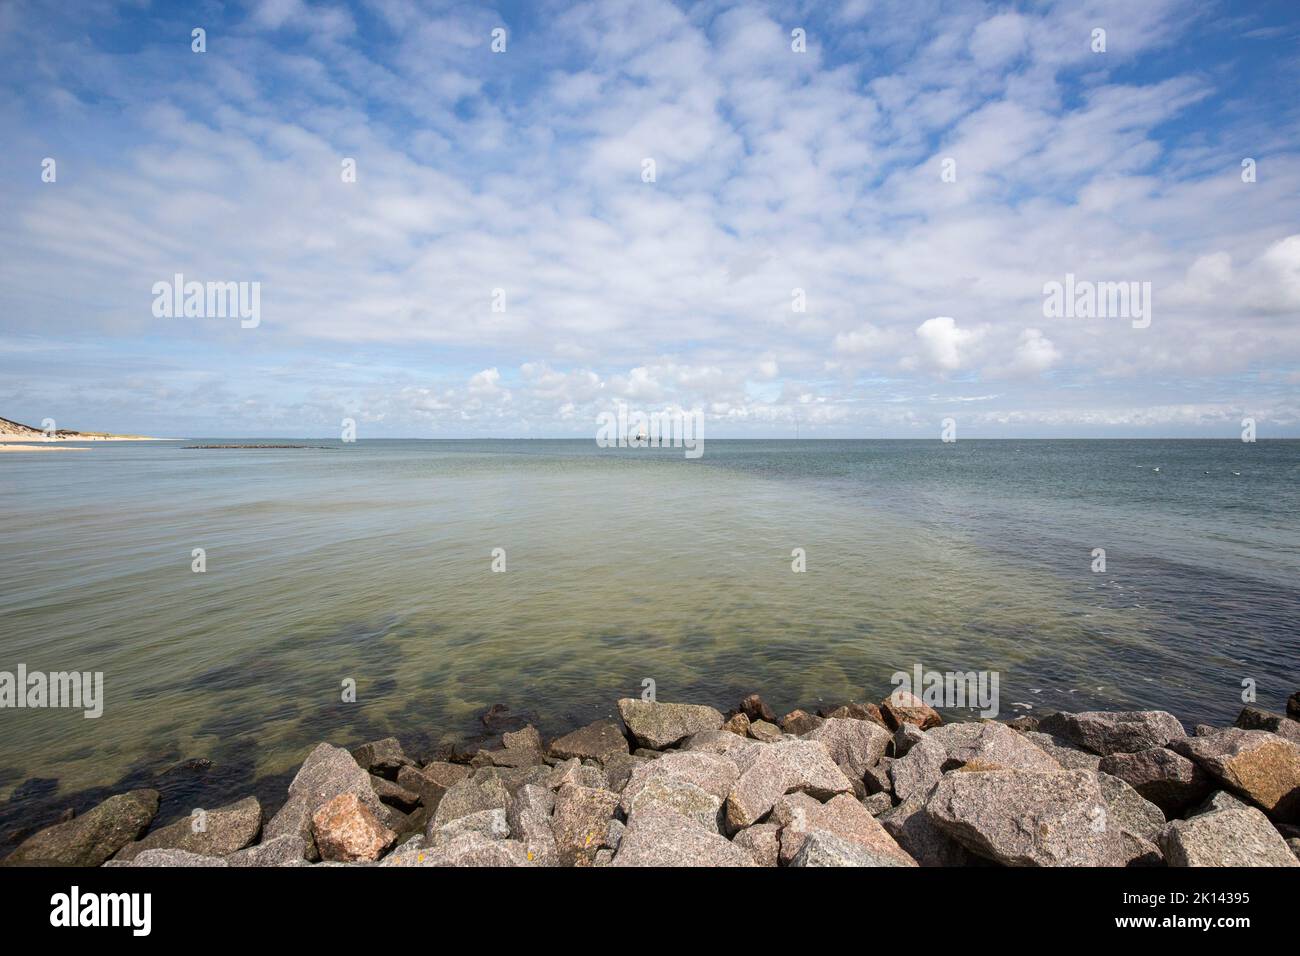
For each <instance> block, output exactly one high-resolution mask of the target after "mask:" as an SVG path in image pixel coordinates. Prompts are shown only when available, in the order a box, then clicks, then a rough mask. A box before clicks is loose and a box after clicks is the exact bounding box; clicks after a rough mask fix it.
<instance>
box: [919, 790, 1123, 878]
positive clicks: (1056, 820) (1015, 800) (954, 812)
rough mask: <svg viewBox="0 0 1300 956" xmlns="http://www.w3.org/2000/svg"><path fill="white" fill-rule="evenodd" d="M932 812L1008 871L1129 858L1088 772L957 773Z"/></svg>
mask: <svg viewBox="0 0 1300 956" xmlns="http://www.w3.org/2000/svg"><path fill="white" fill-rule="evenodd" d="M925 812H926V814H927V815H928V816H929V817H930V818H931V819H932V820H933V821H934V822H935V824H936V825H937V826H938V827H939V828H940V829H942V830H943V831H944V832H946V833H948V834H949V835H950V836H952V837H954V838H955V839H956V840H958V841H959V842H961V843H962V844H964V845H965V846H966V848H967V849H969V850H971V851H973V852H975V853H977V854H979V855H980V856H984V857H987V858H988V859H991V860H994V861H996V862H998V863H1002V864H1004V865H1006V866H1122V865H1124V864H1125V863H1127V862H1128V860H1129V859H1130V855H1129V854H1128V853H1127V850H1128V847H1126V845H1125V841H1124V839H1123V836H1122V835H1121V831H1120V828H1119V826H1118V825H1117V824H1116V822H1115V821H1112V820H1111V819H1110V812H1109V807H1108V805H1107V803H1106V798H1105V796H1104V795H1103V793H1102V790H1101V785H1100V783H1099V781H1098V779H1097V775H1096V774H1094V773H1091V772H1089V771H1087V770H990V771H984V772H980V773H950V774H948V775H946V776H945V777H944V778H943V779H942V780H940V781H939V783H938V784H937V785H936V786H935V788H934V792H933V793H932V794H931V795H930V796H929V798H928V799H927V800H926V804H925Z"/></svg>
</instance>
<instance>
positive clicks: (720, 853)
mask: <svg viewBox="0 0 1300 956" xmlns="http://www.w3.org/2000/svg"><path fill="white" fill-rule="evenodd" d="M829 759H830V758H827V760H829ZM832 766H833V765H832ZM610 865H611V866H620V867H623V866H757V865H758V864H757V863H756V862H755V861H754V858H753V857H752V856H750V855H749V854H748V853H747V852H745V850H744V849H743V848H742V847H738V846H735V845H734V844H732V842H731V841H730V840H728V839H727V838H726V837H724V836H722V835H721V834H720V833H718V832H717V831H710V830H706V829H705V828H704V827H702V826H700V825H699V824H697V823H693V822H692V821H691V820H689V819H687V818H686V817H684V816H682V815H681V814H680V813H674V812H673V811H671V810H666V809H664V808H662V807H651V808H650V809H647V810H639V811H637V812H636V813H634V814H632V816H631V818H630V819H629V820H628V822H627V831H626V832H625V833H624V834H623V839H622V841H621V842H620V843H619V847H618V852H617V853H615V854H614V861H613V863H611V864H610Z"/></svg>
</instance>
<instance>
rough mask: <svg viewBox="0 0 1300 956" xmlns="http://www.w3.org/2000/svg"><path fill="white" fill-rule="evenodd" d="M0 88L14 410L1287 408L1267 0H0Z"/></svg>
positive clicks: (501, 414)
mask: <svg viewBox="0 0 1300 956" xmlns="http://www.w3.org/2000/svg"><path fill="white" fill-rule="evenodd" d="M195 28H202V30H204V31H205V33H204V40H205V50H204V52H195V51H194V49H193V46H194V40H193V34H192V31H193V30H194V29H195ZM497 30H504V31H505V32H504V50H501V51H497V50H494V49H493V37H494V31H497ZM1098 30H1104V31H1105V33H1104V50H1099V49H1097V46H1098V36H1099V35H1098V34H1097V32H1096V31H1098ZM795 31H802V32H801V33H796V32H795ZM496 35H497V36H498V37H500V36H502V34H499V33H498V34H496ZM799 37H802V38H803V43H802V46H803V49H802V50H799V49H796V48H797V47H799V46H800V45H801V44H800V43H799V40H798V38H799ZM497 45H498V46H500V43H499V42H498V44H497ZM0 85H2V86H3V87H4V90H3V93H4V95H3V96H0V416H3V417H5V418H10V419H14V420H18V421H23V422H26V423H28V424H39V423H40V421H41V420H43V419H45V418H47V417H48V418H53V419H54V420H55V421H56V423H57V426H58V427H60V428H78V429H85V430H101V431H115V432H130V433H137V434H150V435H158V436H174V437H200V436H204V437H218V436H249V437H251V436H267V437H274V436H302V437H307V436H330V435H333V436H336V437H337V436H338V435H339V434H340V429H341V427H342V420H343V419H345V418H351V419H353V420H354V421H355V422H356V431H357V437H358V438H359V439H364V438H368V437H369V438H382V437H417V438H418V437H427V438H459V437H479V436H482V437H502V438H514V437H538V438H541V437H594V436H595V434H596V431H597V420H598V417H599V416H600V414H601V413H602V412H609V411H612V410H614V409H616V408H617V406H618V404H619V403H623V404H625V405H626V406H628V407H629V408H631V409H638V410H644V411H646V412H650V411H659V410H663V409H681V410H684V411H697V410H698V411H700V412H701V413H702V414H703V416H704V422H705V425H704V428H705V433H706V434H707V435H708V437H710V438H727V437H735V438H746V437H752V438H763V437H777V438H787V437H794V435H795V434H796V431H797V434H798V435H799V436H800V437H803V438H816V437H825V438H891V437H898V438H909V437H911V438H930V437H937V436H939V434H940V431H941V428H942V423H943V420H944V419H945V418H951V419H952V420H953V421H954V422H955V425H956V433H957V435H958V437H1006V438H1019V437H1024V438H1032V437H1215V438H1236V437H1239V436H1240V433H1241V428H1242V419H1243V418H1246V417H1249V418H1252V419H1254V420H1255V422H1256V427H1257V433H1258V436H1259V437H1260V438H1261V439H1266V438H1269V437H1297V436H1300V321H1297V320H1300V96H1297V95H1296V91H1297V89H1300V7H1297V5H1296V4H1295V3H1293V2H1278V3H1240V4H1234V3H1224V2H1215V0H1143V2H1141V3H1134V2H1132V0H1116V2H1111V0H1082V2H1078V0H1076V2H1061V3H1055V2H1046V0H1044V2H1024V3H1018V4H1004V3H979V2H960V3H949V2H935V0H906V2H898V3H894V2H877V0H843V2H815V3H797V2H796V3H783V4H776V3H773V4H763V3H727V2H719V3H714V2H700V3H670V2H665V0H635V2H630V0H629V2H622V0H610V2H597V3H549V2H545V0H543V2H535V3H521V4H505V5H494V4H492V3H490V2H487V3H481V2H474V3H443V2H425V0H358V2H355V3H342V2H309V0H248V2H238V0H231V2H224V3H223V2H198V3H193V4H180V3H163V2H152V3H151V2H134V3H130V2H127V3H106V2H98V0H87V2H79V3H77V4H66V3H54V2H50V3H43V2H32V0H0ZM47 160H53V161H54V163H53V166H52V167H51V166H50V164H48V163H47V162H46V161H47ZM647 160H651V161H653V176H652V177H651V176H649V174H648V172H647V170H648V163H647ZM1247 160H1250V161H1252V162H1251V163H1249V164H1248V165H1249V167H1250V168H1249V169H1246V168H1245V167H1243V163H1244V162H1246V161H1247ZM347 161H351V162H352V163H354V168H355V177H354V181H349V177H348V176H347V175H345V165H346V163H347ZM51 168H52V172H53V176H52V177H51V176H50V175H49V171H50V170H51ZM50 178H52V179H53V181H47V180H48V179H50ZM177 274H180V275H183V276H184V278H185V281H187V282H189V281H197V282H202V283H208V282H212V283H218V282H219V283H225V282H234V283H248V285H247V286H246V287H245V288H246V289H248V290H251V289H252V288H253V287H254V286H253V285H252V284H253V283H256V288H257V290H258V295H259V299H258V302H259V311H258V315H257V321H256V324H255V325H251V323H248V322H241V321H240V319H239V318H238V317H231V316H224V317H223V316H219V315H210V314H209V315H190V316H185V315H179V316H178V315H172V316H168V315H162V316H160V315H158V314H156V313H157V312H158V309H157V308H155V305H156V303H155V298H156V296H155V289H156V286H157V284H158V283H160V282H164V283H171V282H172V281H173V277H174V276H175V275H177ZM1067 276H1073V277H1074V281H1076V282H1085V283H1136V284H1137V285H1136V286H1134V287H1133V288H1134V289H1135V290H1143V289H1149V300H1147V299H1146V297H1145V296H1143V299H1142V300H1143V301H1146V303H1147V305H1149V309H1148V310H1147V311H1146V314H1145V318H1143V319H1142V320H1141V321H1138V320H1137V319H1131V318H1130V316H1129V315H1128V314H1127V313H1123V312H1120V314H1103V315H1097V316H1092V317H1089V316H1086V315H1083V316H1081V315H1076V314H1067V315H1062V314H1059V313H1055V312H1053V311H1052V310H1051V309H1050V308H1048V307H1047V306H1046V304H1045V303H1046V300H1047V298H1048V296H1047V295H1045V291H1044V290H1045V288H1049V287H1050V284H1051V283H1054V282H1055V283H1061V284H1062V285H1064V284H1065V283H1066V281H1067ZM1148 283H1149V285H1145V284H1148ZM1126 288H1128V286H1126ZM1135 301H1136V300H1135ZM1103 311H1107V310H1103ZM1109 311H1110V312H1112V313H1114V312H1116V311H1117V310H1116V309H1111V310H1109ZM245 325H250V327H244V326H245Z"/></svg>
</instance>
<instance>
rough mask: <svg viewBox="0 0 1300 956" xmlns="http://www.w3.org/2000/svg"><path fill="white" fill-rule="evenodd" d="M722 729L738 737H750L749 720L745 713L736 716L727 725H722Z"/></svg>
mask: <svg viewBox="0 0 1300 956" xmlns="http://www.w3.org/2000/svg"><path fill="white" fill-rule="evenodd" d="M722 729H723V730H725V731H727V732H729V733H733V734H735V735H736V736H737V737H748V736H749V718H748V717H746V716H745V715H744V714H743V713H740V714H734V715H733V716H732V717H731V718H730V719H729V720H728V721H727V722H726V723H725V724H723V725H722Z"/></svg>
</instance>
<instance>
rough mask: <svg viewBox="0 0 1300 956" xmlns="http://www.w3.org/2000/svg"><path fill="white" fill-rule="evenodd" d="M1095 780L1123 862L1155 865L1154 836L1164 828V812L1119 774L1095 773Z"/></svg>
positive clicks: (1156, 862) (1156, 861)
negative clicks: (1116, 833)
mask: <svg viewBox="0 0 1300 956" xmlns="http://www.w3.org/2000/svg"><path fill="white" fill-rule="evenodd" d="M1097 783H1098V785H1099V786H1100V787H1101V794H1102V796H1103V797H1104V798H1105V799H1106V812H1107V814H1108V815H1109V818H1110V821H1111V822H1112V823H1113V824H1114V825H1115V826H1117V827H1119V830H1120V836H1121V838H1122V843H1123V847H1124V849H1123V857H1124V864H1123V865H1125V866H1158V865H1159V864H1160V862H1161V857H1160V848H1159V847H1158V846H1157V845H1156V842H1155V840H1156V837H1157V836H1158V835H1159V833H1160V831H1161V830H1162V829H1164V826H1165V815H1164V813H1163V812H1161V810H1160V808H1159V807H1157V806H1156V805H1155V804H1154V803H1151V802H1150V801H1148V800H1145V799H1143V798H1142V795H1141V794H1139V793H1138V792H1137V791H1136V790H1134V789H1133V788H1132V787H1131V786H1129V785H1128V784H1127V783H1125V782H1124V781H1123V780H1121V779H1120V778H1119V777H1112V776H1111V775H1110V774H1108V773H1097Z"/></svg>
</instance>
